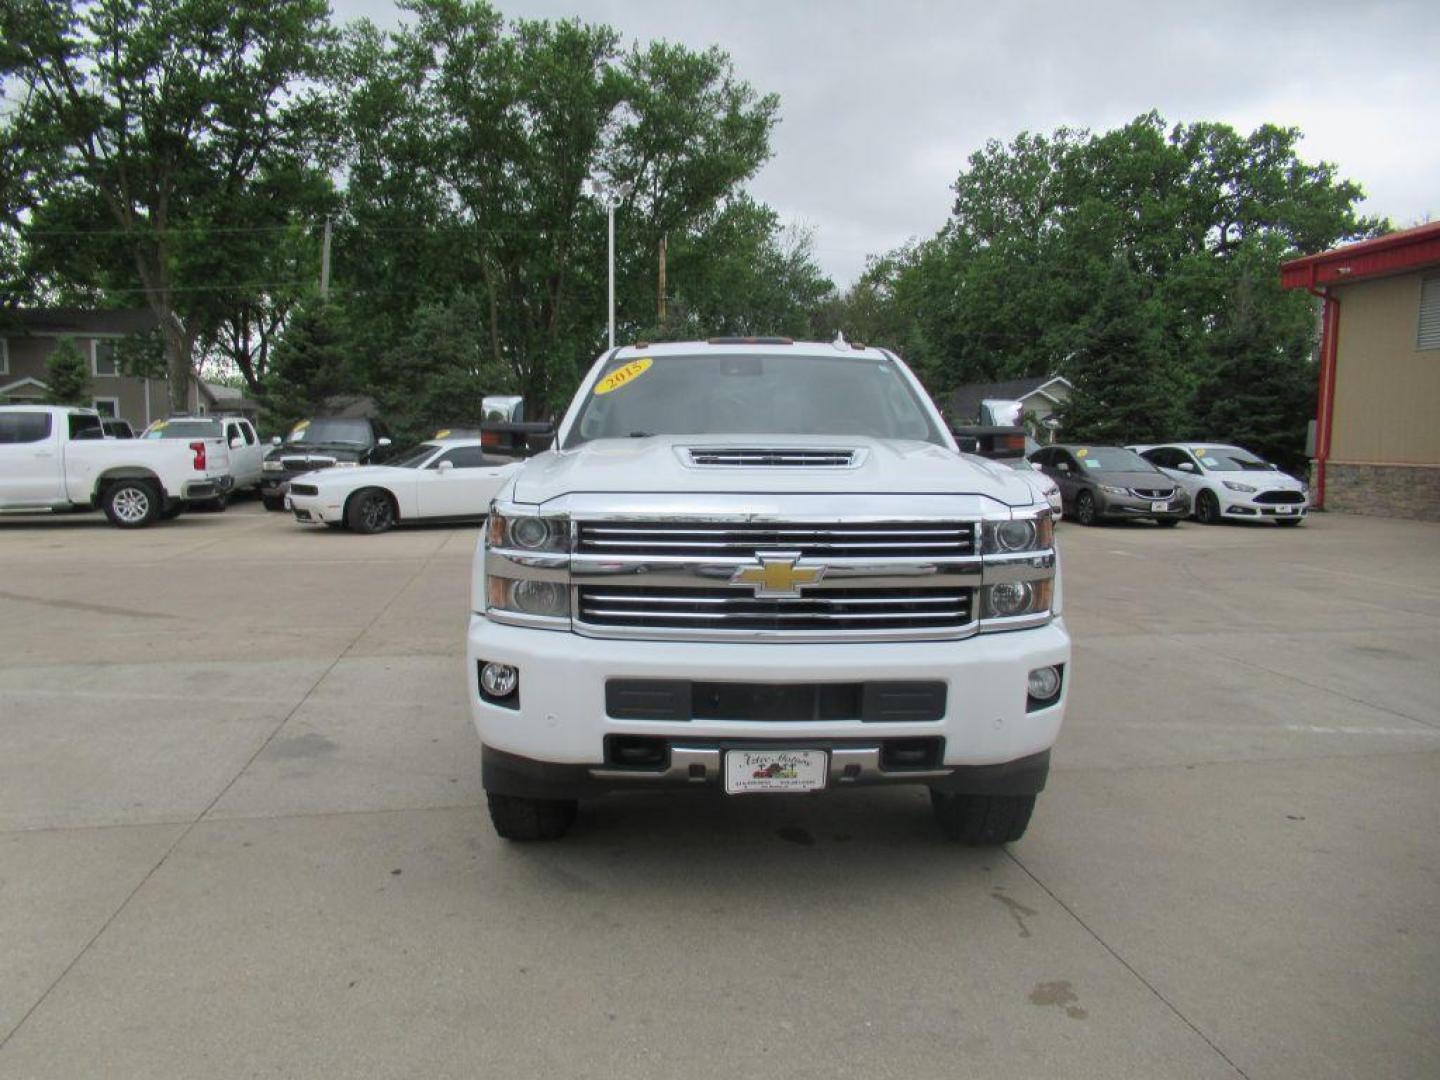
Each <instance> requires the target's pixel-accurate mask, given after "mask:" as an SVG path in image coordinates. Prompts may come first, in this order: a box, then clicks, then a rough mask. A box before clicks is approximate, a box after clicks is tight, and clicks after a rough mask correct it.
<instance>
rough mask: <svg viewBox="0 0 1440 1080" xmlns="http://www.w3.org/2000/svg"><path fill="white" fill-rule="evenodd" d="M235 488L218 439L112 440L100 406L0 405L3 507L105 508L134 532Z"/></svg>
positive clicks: (226, 453)
mask: <svg viewBox="0 0 1440 1080" xmlns="http://www.w3.org/2000/svg"><path fill="white" fill-rule="evenodd" d="M230 484H231V479H230V448H229V447H228V446H227V445H226V444H225V440H224V439H222V438H220V437H218V436H196V437H194V438H191V439H188V440H185V441H183V442H181V441H169V440H167V441H164V442H146V441H145V440H143V439H107V438H106V437H105V428H104V425H103V424H102V423H101V420H100V414H99V413H97V412H96V411H95V410H94V409H73V408H65V407H62V406H40V405H6V406H0V510H22V511H26V510H51V511H56V510H61V511H63V510H91V509H100V510H103V511H105V516H106V517H108V518H109V519H110V521H111V523H112V524H114V525H118V526H119V527H120V528H122V529H134V528H140V527H141V526H144V525H149V524H150V523H151V522H153V521H156V520H157V519H160V518H168V517H174V516H175V515H176V514H178V513H179V512H180V511H181V510H183V509H184V508H185V507H186V506H187V505H194V504H196V503H202V502H206V501H209V500H212V499H214V498H215V497H216V496H219V495H223V494H225V492H226V491H228V490H229V488H230Z"/></svg>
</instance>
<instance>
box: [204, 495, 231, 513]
mask: <svg viewBox="0 0 1440 1080" xmlns="http://www.w3.org/2000/svg"><path fill="white" fill-rule="evenodd" d="M229 505H230V496H229V495H216V496H215V497H214V498H213V499H205V500H203V501H201V502H198V503H196V504H195V509H196V510H200V511H202V512H203V513H206V514H223V513H224V512H225V508H226V507H228V506H229Z"/></svg>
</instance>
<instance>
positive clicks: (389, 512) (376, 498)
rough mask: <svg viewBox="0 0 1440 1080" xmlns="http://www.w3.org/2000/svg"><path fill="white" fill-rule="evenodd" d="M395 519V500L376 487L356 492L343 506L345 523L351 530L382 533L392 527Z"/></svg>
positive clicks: (397, 517) (386, 492)
mask: <svg viewBox="0 0 1440 1080" xmlns="http://www.w3.org/2000/svg"><path fill="white" fill-rule="evenodd" d="M397 520H399V515H398V514H397V513H396V512H395V501H394V500H393V499H391V498H390V493H389V492H388V491H381V490H379V489H378V488H369V489H367V490H365V491H358V492H356V493H355V494H354V495H352V496H351V497H350V504H349V505H348V506H346V507H345V524H346V525H347V526H349V528H350V530H351V531H352V532H357V533H382V532H385V531H387V530H389V529H393V528H394V527H395V523H396V521H397Z"/></svg>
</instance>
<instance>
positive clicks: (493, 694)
mask: <svg viewBox="0 0 1440 1080" xmlns="http://www.w3.org/2000/svg"><path fill="white" fill-rule="evenodd" d="M1031 678H1032V679H1033V678H1034V673H1033V672H1032V673H1031ZM519 685H520V672H518V671H516V670H515V669H514V668H513V667H511V666H510V665H509V664H483V665H481V667H480V692H481V693H482V694H484V695H485V696H486V697H487V698H508V697H509V696H510V695H511V694H513V693H514V692H515V688H516V687H517V686H519Z"/></svg>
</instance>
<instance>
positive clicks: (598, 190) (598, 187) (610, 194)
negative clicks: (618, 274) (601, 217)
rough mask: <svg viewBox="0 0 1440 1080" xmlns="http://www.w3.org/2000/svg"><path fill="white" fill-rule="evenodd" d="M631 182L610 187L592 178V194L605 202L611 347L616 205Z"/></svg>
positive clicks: (613, 308) (613, 319)
mask: <svg viewBox="0 0 1440 1080" xmlns="http://www.w3.org/2000/svg"><path fill="white" fill-rule="evenodd" d="M631 186H632V185H630V184H618V185H616V186H615V187H609V186H608V185H606V184H605V183H603V182H601V181H599V180H594V179H592V180H591V181H590V194H591V195H594V196H595V198H597V199H599V200H600V201H601V202H602V203H604V204H605V225H606V238H607V245H606V250H607V253H608V257H609V266H610V271H609V296H610V306H609V311H610V348H612V349H613V348H615V207H616V206H617V205H618V204H619V202H620V200H621V199H623V198H625V197H626V196H628V195H629V194H630V189H631Z"/></svg>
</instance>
